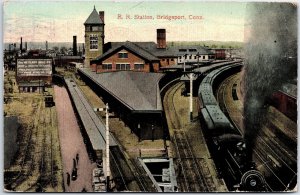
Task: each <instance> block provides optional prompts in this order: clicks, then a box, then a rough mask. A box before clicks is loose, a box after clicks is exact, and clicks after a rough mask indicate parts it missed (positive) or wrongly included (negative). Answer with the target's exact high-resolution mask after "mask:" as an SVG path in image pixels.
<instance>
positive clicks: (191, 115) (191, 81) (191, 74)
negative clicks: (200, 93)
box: [190, 72, 193, 122]
mask: <svg viewBox="0 0 300 195" xmlns="http://www.w3.org/2000/svg"><path fill="white" fill-rule="evenodd" d="M192 121H193V73H192V72H191V73H190V122H192Z"/></svg>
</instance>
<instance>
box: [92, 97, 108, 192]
mask: <svg viewBox="0 0 300 195" xmlns="http://www.w3.org/2000/svg"><path fill="white" fill-rule="evenodd" d="M104 110H105V130H106V131H105V143H106V145H105V146H106V161H105V163H106V191H109V190H110V185H109V184H110V166H109V164H110V163H109V124H108V117H109V115H108V114H109V107H108V103H106V104H105V108H94V111H95V112H97V111H104Z"/></svg>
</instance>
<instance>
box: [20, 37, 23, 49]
mask: <svg viewBox="0 0 300 195" xmlns="http://www.w3.org/2000/svg"><path fill="white" fill-rule="evenodd" d="M22 44H23V42H22V37H21V43H20V51H22V47H23V45H22Z"/></svg>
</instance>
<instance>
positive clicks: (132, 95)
mask: <svg viewBox="0 0 300 195" xmlns="http://www.w3.org/2000/svg"><path fill="white" fill-rule="evenodd" d="M104 21H105V20H104V12H103V11H100V12H99V14H98V12H97V11H96V9H95V8H94V10H93V11H92V13H91V14H90V15H89V17H88V18H87V20H86V21H85V23H84V26H85V46H86V47H85V51H86V55H85V64H84V66H85V68H79V69H78V74H79V76H80V77H81V79H82V80H83V81H84V82H85V83H86V84H87V85H89V86H90V87H91V89H93V91H94V92H95V93H96V94H97V95H98V96H101V97H102V98H103V100H104V101H105V102H108V103H109V106H110V108H111V110H112V111H113V112H114V114H115V115H116V116H118V117H119V118H120V119H121V120H122V121H124V123H125V124H126V125H127V126H129V127H130V128H131V130H132V131H133V132H135V133H136V135H137V136H138V137H139V138H140V139H141V140H144V139H150V140H151V139H162V138H166V137H168V135H167V132H168V131H167V125H166V124H165V123H166V120H165V114H164V111H163V107H162V100H161V94H160V89H159V82H160V80H161V78H163V77H164V74H163V73H161V72H163V71H164V70H165V69H164V68H165V67H168V66H170V67H172V66H179V64H180V66H182V65H181V64H183V63H187V66H190V65H192V64H193V63H198V64H199V63H204V62H206V61H209V60H211V59H212V58H214V54H213V53H212V52H211V51H209V50H208V49H207V48H206V47H202V46H197V47H194V46H185V47H180V46H170V47H169V46H167V44H166V30H165V29H157V30H156V33H157V42H156V43H155V42H130V41H125V42H107V43H105V44H104V31H105V29H104V26H105V24H104ZM183 56H185V57H183ZM188 64H190V65H188ZM177 68H178V67H177Z"/></svg>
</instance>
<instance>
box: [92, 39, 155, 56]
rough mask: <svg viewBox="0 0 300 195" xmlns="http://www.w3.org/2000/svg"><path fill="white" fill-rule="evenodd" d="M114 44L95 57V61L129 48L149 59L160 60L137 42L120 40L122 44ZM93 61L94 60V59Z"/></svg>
mask: <svg viewBox="0 0 300 195" xmlns="http://www.w3.org/2000/svg"><path fill="white" fill-rule="evenodd" d="M114 46H115V47H112V48H111V49H109V50H108V51H107V52H105V53H104V54H103V55H101V56H99V57H97V58H96V59H95V61H98V60H104V59H106V58H108V57H110V56H111V55H113V54H114V53H116V52H118V51H120V50H122V49H126V50H129V51H131V52H133V53H135V54H137V55H138V56H140V57H142V58H143V59H145V60H149V61H155V60H157V61H158V60H159V59H158V58H157V57H156V56H154V55H153V54H152V53H149V52H148V51H147V50H145V49H143V48H141V47H140V46H138V45H137V44H135V43H133V42H130V41H126V42H120V44H116V45H114ZM92 61H94V60H92Z"/></svg>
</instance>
